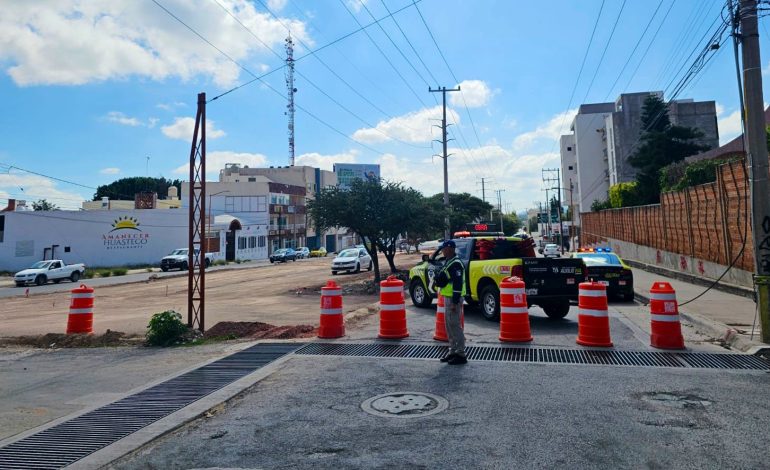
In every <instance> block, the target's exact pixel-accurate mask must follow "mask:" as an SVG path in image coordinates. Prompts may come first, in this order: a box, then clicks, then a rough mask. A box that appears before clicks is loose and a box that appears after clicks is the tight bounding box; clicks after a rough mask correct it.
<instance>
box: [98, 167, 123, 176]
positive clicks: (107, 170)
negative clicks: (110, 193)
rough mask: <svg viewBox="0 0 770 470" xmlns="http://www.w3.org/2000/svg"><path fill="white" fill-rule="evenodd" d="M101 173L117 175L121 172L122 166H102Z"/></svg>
mask: <svg viewBox="0 0 770 470" xmlns="http://www.w3.org/2000/svg"><path fill="white" fill-rule="evenodd" d="M99 173H101V174H103V175H117V174H118V173H120V168H102V169H101V170H99Z"/></svg>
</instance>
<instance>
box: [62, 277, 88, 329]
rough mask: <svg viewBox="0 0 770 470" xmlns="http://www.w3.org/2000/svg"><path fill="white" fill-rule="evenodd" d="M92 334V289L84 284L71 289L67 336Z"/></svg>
mask: <svg viewBox="0 0 770 470" xmlns="http://www.w3.org/2000/svg"><path fill="white" fill-rule="evenodd" d="M93 332H94V289H93V288H92V287H88V286H86V285H85V284H81V285H80V287H76V288H75V289H72V297H70V314H69V316H68V317H67V334H68V335H70V334H73V333H89V334H90V333H93Z"/></svg>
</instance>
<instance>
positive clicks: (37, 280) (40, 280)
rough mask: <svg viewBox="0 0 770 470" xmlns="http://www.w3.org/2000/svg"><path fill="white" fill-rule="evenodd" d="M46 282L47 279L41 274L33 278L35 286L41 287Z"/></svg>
mask: <svg viewBox="0 0 770 470" xmlns="http://www.w3.org/2000/svg"><path fill="white" fill-rule="evenodd" d="M46 282H48V279H46V278H45V276H43V275H42V274H41V275H39V276H38V277H36V278H35V285H36V286H42V285H43V284H45V283H46Z"/></svg>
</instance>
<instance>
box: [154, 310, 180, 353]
mask: <svg viewBox="0 0 770 470" xmlns="http://www.w3.org/2000/svg"><path fill="white" fill-rule="evenodd" d="M185 333H187V325H185V324H184V323H182V315H180V314H179V313H177V312H175V311H173V310H166V311H165V312H160V313H156V314H155V315H153V316H152V318H150V324H149V325H147V334H146V337H147V344H149V345H150V346H171V345H172V344H175V343H180V342H184V335H185Z"/></svg>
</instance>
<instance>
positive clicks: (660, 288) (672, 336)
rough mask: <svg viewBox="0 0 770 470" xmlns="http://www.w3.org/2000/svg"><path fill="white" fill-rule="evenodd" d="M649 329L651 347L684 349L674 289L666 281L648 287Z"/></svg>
mask: <svg viewBox="0 0 770 470" xmlns="http://www.w3.org/2000/svg"><path fill="white" fill-rule="evenodd" d="M650 331H651V333H650V346H652V347H653V348H658V349H684V338H683V337H682V325H681V323H680V322H679V304H678V303H677V301H676V291H674V288H673V287H671V284H669V283H668V282H655V283H653V284H652V287H651V288H650Z"/></svg>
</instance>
